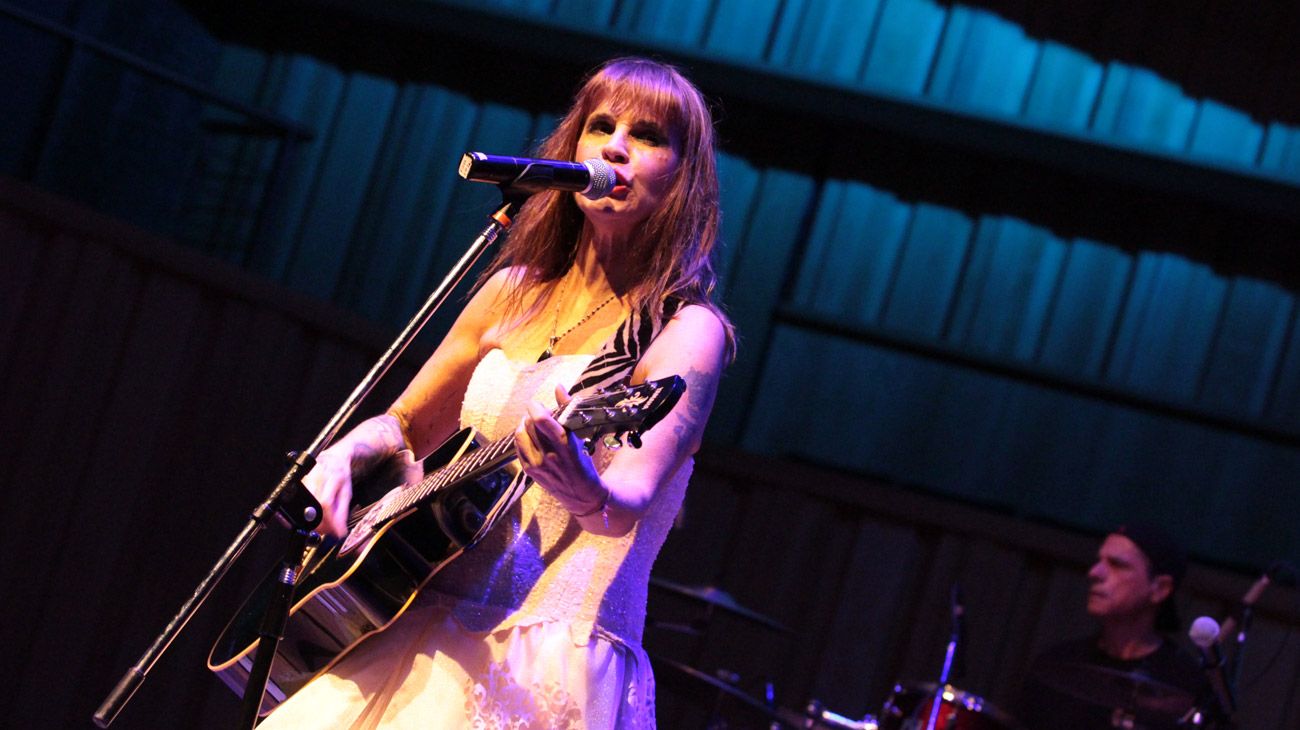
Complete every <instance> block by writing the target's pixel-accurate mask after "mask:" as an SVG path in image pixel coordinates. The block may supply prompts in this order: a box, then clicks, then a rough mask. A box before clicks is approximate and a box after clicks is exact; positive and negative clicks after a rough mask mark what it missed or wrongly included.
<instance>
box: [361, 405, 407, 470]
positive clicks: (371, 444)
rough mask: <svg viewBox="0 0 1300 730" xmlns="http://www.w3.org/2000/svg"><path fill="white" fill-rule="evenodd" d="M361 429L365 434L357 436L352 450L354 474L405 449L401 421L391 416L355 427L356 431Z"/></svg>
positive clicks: (378, 417) (367, 421)
mask: <svg viewBox="0 0 1300 730" xmlns="http://www.w3.org/2000/svg"><path fill="white" fill-rule="evenodd" d="M362 429H365V433H364V435H363V434H360V433H358V434H357V435H358V436H360V438H359V439H358V440H357V443H356V445H355V446H354V447H353V449H352V469H353V471H355V472H358V473H364V472H366V471H368V470H370V469H372V468H374V466H375V465H377V464H379V463H380V462H382V461H383V460H384V459H387V458H388V457H390V456H392V455H393V454H395V453H397V452H398V451H400V450H402V449H404V448H406V440H405V438H403V436H402V425H401V421H400V420H399V419H398V418H397V417H395V416H393V415H392V414H384V415H382V416H376V417H374V418H371V419H368V420H366V421H365V422H364V423H362V424H361V425H360V426H358V427H357V430H358V431H361V430H362Z"/></svg>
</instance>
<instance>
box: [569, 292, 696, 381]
mask: <svg viewBox="0 0 1300 730" xmlns="http://www.w3.org/2000/svg"><path fill="white" fill-rule="evenodd" d="M683 304H685V302H684V301H683V300H681V299H679V298H677V297H670V298H668V299H667V300H665V301H664V306H663V314H662V315H661V316H658V317H656V316H654V313H653V312H652V311H651V310H650V308H649V307H644V308H642V309H641V310H640V311H637V312H633V313H631V314H630V315H628V317H627V319H624V320H623V323H622V324H620V325H619V326H618V329H617V330H615V332H614V334H613V335H611V336H610V338H609V339H608V340H606V341H605V344H604V346H602V347H601V348H600V351H599V352H597V353H596V357H595V358H593V359H592V361H591V363H590V364H588V365H587V368H586V369H585V370H583V371H582V375H581V376H579V377H578V382H577V383H575V384H574V386H573V388H572V390H570V393H578V392H580V391H584V390H593V389H596V388H608V387H611V386H614V385H618V384H622V383H626V382H627V380H628V378H630V377H632V369H633V368H635V367H636V364H637V363H638V362H640V361H641V356H642V355H643V354H644V353H645V351H646V348H648V347H649V346H650V343H651V342H653V341H654V339H655V338H656V337H658V336H659V333H660V332H662V331H663V328H664V326H665V325H667V324H668V320H670V319H672V318H673V315H675V314H677V312H678V311H679V310H680V309H681V308H682V305H683Z"/></svg>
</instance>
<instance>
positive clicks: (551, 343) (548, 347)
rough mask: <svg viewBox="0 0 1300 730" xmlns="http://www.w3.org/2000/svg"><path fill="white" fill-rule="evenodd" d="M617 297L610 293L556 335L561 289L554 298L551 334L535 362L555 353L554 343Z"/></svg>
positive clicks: (584, 322)
mask: <svg viewBox="0 0 1300 730" xmlns="http://www.w3.org/2000/svg"><path fill="white" fill-rule="evenodd" d="M561 286H563V284H561ZM617 298H618V296H617V295H616V294H610V295H609V298H608V299H606V300H605V301H603V302H601V303H600V304H597V305H596V308H595V309H592V310H591V311H590V312H587V313H586V314H585V315H584V316H583V317H582V319H580V320H578V321H577V322H576V323H574V325H573V326H572V327H570V328H568V329H567V330H565V331H563V332H561V333H559V334H558V335H557V334H555V330H557V329H559V327H560V303H561V302H563V301H564V290H563V289H561V290H560V296H559V297H558V298H556V300H555V321H554V322H552V323H551V336H550V337H549V338H548V340H547V343H546V350H544V351H543V352H542V355H541V357H539V358H537V362H541V361H543V360H545V359H546V358H548V357H550V356H551V355H553V354H555V345H556V344H557V343H559V341H560V340H562V339H564V338H565V336H566V335H568V334H569V333H570V332H572V331H574V330H576V329H578V328H579V327H581V326H582V325H584V324H586V322H587V320H589V319H591V318H592V317H594V316H596V312H599V311H600V310H602V309H604V308H605V305H607V304H609V303H610V302H612V301H614V300H615V299H617Z"/></svg>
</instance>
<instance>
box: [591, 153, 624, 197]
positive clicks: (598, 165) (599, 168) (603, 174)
mask: <svg viewBox="0 0 1300 730" xmlns="http://www.w3.org/2000/svg"><path fill="white" fill-rule="evenodd" d="M582 164H583V165H585V166H586V167H587V170H588V171H589V172H590V173H591V184H590V186H589V187H588V188H587V191H586V192H584V193H582V196H583V197H585V198H589V199H591V200H600V199H601V198H603V197H605V196H606V195H609V193H610V191H611V190H613V189H614V185H615V183H617V182H618V176H617V175H615V174H614V168H613V167H612V166H611V165H610V164H609V163H608V162H605V161H604V160H602V159H600V158H599V157H593V158H591V159H590V160H587V161H585V162H583V163H582Z"/></svg>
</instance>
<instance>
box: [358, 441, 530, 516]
mask: <svg viewBox="0 0 1300 730" xmlns="http://www.w3.org/2000/svg"><path fill="white" fill-rule="evenodd" d="M516 455H517V451H516V450H515V437H514V434H511V435H509V436H506V437H504V438H500V439H497V440H496V441H493V442H492V443H490V444H488V445H486V446H483V447H480V448H478V449H476V450H474V451H471V452H470V453H468V454H466V455H464V456H463V457H461V458H459V459H457V460H456V461H454V462H452V463H450V464H447V465H446V466H443V467H441V468H439V469H436V470H435V471H433V472H430V473H429V474H427V475H425V477H424V479H421V480H420V482H419V483H418V484H415V485H412V486H411V487H409V488H407V489H405V490H403V491H402V494H401V496H400V497H398V498H397V499H395V500H393V501H392V502H390V503H388V504H386V505H385V506H384V513H383V515H382V516H381V518H380V519H381V520H388V519H392V518H394V517H397V516H398V515H401V514H403V513H405V512H406V511H407V510H408V509H411V508H412V507H414V506H416V505H417V504H419V503H420V502H423V501H424V500H426V499H428V498H429V497H431V496H433V495H434V494H435V493H436V492H437V491H438V490H439V489H442V488H443V487H446V486H447V485H449V484H456V483H457V482H460V481H462V480H465V479H472V478H474V477H476V476H478V475H480V474H482V473H484V472H489V471H492V470H494V469H496V468H497V467H499V466H501V465H502V464H504V463H506V462H507V461H510V460H511V459H513V458H515V456H516Z"/></svg>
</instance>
